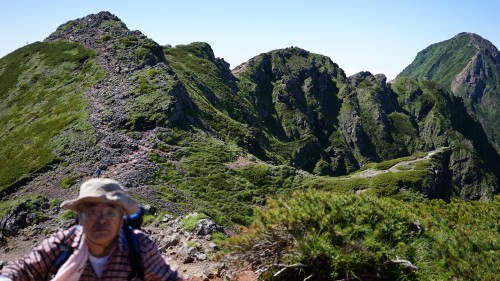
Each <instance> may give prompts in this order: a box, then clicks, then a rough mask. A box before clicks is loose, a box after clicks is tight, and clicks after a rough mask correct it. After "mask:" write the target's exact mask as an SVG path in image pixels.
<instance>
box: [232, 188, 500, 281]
mask: <svg viewBox="0 0 500 281" xmlns="http://www.w3.org/2000/svg"><path fill="white" fill-rule="evenodd" d="M499 199H500V198H498V197H497V198H496V200H495V201H493V202H490V203H480V202H463V201H454V202H452V203H451V204H445V203H444V202H442V201H439V200H436V201H426V202H424V203H411V204H408V203H403V202H401V201H399V200H393V199H388V198H375V197H371V196H369V195H347V194H338V193H331V192H330V193H329V192H323V191H315V190H308V191H307V192H295V193H294V194H293V195H291V196H289V197H288V196H287V197H283V198H280V199H279V200H268V204H267V207H266V209H265V210H257V212H256V218H255V221H254V225H253V226H252V227H251V228H249V229H247V230H246V231H245V232H243V233H242V234H240V235H239V236H236V237H232V238H230V239H229V240H228V243H227V244H226V247H227V248H226V249H227V250H229V251H231V252H233V254H236V257H235V258H236V259H237V260H239V261H240V262H241V261H247V262H252V263H253V264H254V266H255V267H258V268H261V269H268V270H267V273H265V274H263V279H264V280H290V278H291V276H295V277H297V276H302V279H303V278H305V277H307V276H309V275H310V274H314V279H315V280H339V279H351V278H355V279H358V278H361V279H363V280H364V279H370V278H376V279H377V280H378V279H380V280H450V279H452V280H495V278H496V277H497V276H498V275H499V274H500V271H499V268H500V256H499V253H500V251H499V249H500V232H498V229H497V227H496V222H498V221H499V219H500V217H499V214H500V213H499V212H498V209H499V207H500V205H499V204H500V201H499ZM398 259H403V260H407V261H408V262H410V263H411V264H412V265H413V266H415V267H413V268H411V267H405V266H403V265H402V264H400V263H397V262H395V261H396V260H398ZM298 263H300V264H302V265H303V267H301V268H300V270H293V269H290V270H288V274H289V275H286V273H285V274H281V275H280V276H278V277H274V278H273V277H272V275H271V273H276V272H277V271H278V270H279V269H280V268H279V267H277V266H276V265H277V264H285V265H287V264H288V265H292V264H298ZM287 276H288V277H290V278H289V279H287ZM375 276H377V277H375Z"/></svg>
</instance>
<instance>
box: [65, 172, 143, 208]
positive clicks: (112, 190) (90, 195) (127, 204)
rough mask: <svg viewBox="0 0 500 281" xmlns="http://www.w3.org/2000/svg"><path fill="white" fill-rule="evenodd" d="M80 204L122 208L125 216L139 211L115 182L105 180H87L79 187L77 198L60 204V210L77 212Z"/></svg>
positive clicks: (130, 198) (135, 204) (136, 205)
mask: <svg viewBox="0 0 500 281" xmlns="http://www.w3.org/2000/svg"><path fill="white" fill-rule="evenodd" d="M82 203H108V204H113V205H116V206H118V207H121V208H123V210H125V213H126V214H127V215H132V214H134V213H136V212H137V211H138V210H139V205H138V203H137V201H135V200H134V199H133V198H132V197H130V196H128V195H127V194H126V193H125V190H124V189H123V187H122V186H121V184H119V183H118V182H117V181H115V180H112V179H107V178H93V179H90V180H87V181H86V182H84V183H83V184H82V186H81V187H80V194H79V195H78V198H76V199H71V200H66V201H64V202H62V203H61V207H62V208H66V209H70V210H73V211H78V206H79V205H80V204H82Z"/></svg>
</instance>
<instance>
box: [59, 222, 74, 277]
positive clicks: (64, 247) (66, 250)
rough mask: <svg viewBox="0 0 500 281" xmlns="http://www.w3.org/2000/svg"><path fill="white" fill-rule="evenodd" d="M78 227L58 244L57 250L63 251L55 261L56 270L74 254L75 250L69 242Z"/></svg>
mask: <svg viewBox="0 0 500 281" xmlns="http://www.w3.org/2000/svg"><path fill="white" fill-rule="evenodd" d="M77 229H78V226H75V227H73V228H72V229H71V230H70V231H69V232H68V233H67V234H66V235H65V236H64V238H63V240H62V241H61V243H59V244H57V248H58V249H59V250H60V251H61V252H60V253H59V255H58V256H57V258H56V260H55V261H54V266H55V268H56V270H59V268H60V267H61V266H62V265H63V264H64V263H65V262H66V261H67V260H68V258H69V256H71V254H73V251H74V248H73V247H72V246H71V244H69V243H68V240H69V239H70V238H71V237H72V236H73V235H74V234H75V232H76V230H77Z"/></svg>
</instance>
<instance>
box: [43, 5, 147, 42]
mask: <svg viewBox="0 0 500 281" xmlns="http://www.w3.org/2000/svg"><path fill="white" fill-rule="evenodd" d="M128 32H129V29H128V28H127V26H126V25H125V24H124V23H123V22H122V21H121V20H120V19H119V18H118V17H117V16H115V15H113V14H111V13H110V12H100V13H98V14H90V15H88V16H86V17H83V18H79V19H76V20H71V21H68V22H67V23H65V24H62V25H60V26H59V27H58V28H57V29H56V31H55V32H53V33H52V34H50V35H49V37H47V38H46V39H45V41H53V40H60V39H66V40H69V41H73V42H80V43H83V44H85V45H90V43H91V42H92V41H95V40H98V39H101V40H104V41H106V38H103V36H107V38H108V39H111V38H110V37H111V36H113V37H124V36H126V34H127V33H128ZM134 33H140V32H139V31H135V32H134ZM87 40H88V42H87Z"/></svg>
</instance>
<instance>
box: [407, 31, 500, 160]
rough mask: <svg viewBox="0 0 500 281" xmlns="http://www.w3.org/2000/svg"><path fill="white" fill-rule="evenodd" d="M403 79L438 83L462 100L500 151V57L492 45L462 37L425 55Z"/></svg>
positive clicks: (433, 47) (474, 37) (466, 35)
mask: <svg viewBox="0 0 500 281" xmlns="http://www.w3.org/2000/svg"><path fill="white" fill-rule="evenodd" d="M403 76H405V77H415V78H419V79H429V80H433V81H436V82H438V83H439V84H440V85H442V86H443V87H444V88H445V89H448V90H450V91H451V92H452V93H453V94H454V95H456V96H458V97H461V98H462V99H463V100H464V103H465V105H466V106H467V109H468V110H469V113H470V114H472V115H473V116H475V117H476V118H477V119H478V120H479V122H480V124H481V126H482V127H483V128H484V130H485V132H486V134H487V135H488V138H489V140H490V142H491V143H492V144H493V146H494V147H495V148H496V149H497V151H500V144H499V141H498V136H499V134H500V124H499V121H498V120H500V112H499V111H498V105H499V103H500V53H499V51H498V49H497V48H496V47H495V46H494V45H493V44H491V42H489V41H488V40H485V39H483V38H481V37H480V36H479V35H477V34H473V33H460V34H458V35H456V36H455V37H453V38H452V39H449V40H446V41H443V42H441V43H437V44H434V45H431V46H429V47H428V48H426V49H425V50H423V51H421V52H420V53H419V54H418V55H417V57H416V58H415V60H414V61H413V62H412V64H410V65H409V66H408V67H407V68H406V69H405V70H403V72H401V74H399V75H398V77H403Z"/></svg>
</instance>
